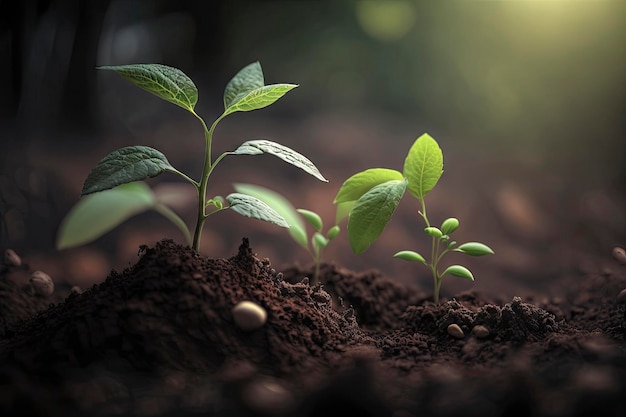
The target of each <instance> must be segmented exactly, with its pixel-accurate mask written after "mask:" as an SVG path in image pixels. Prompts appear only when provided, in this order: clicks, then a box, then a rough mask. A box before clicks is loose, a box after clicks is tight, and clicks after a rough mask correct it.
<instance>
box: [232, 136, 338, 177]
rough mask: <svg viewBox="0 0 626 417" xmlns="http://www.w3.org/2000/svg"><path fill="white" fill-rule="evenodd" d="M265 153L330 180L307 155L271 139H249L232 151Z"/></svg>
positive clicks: (244, 153)
mask: <svg viewBox="0 0 626 417" xmlns="http://www.w3.org/2000/svg"><path fill="white" fill-rule="evenodd" d="M263 153H268V154H270V155H274V156H276V157H278V158H280V159H282V160H283V161H285V162H287V163H289V164H291V165H293V166H295V167H297V168H300V169H301V170H303V171H304V172H306V173H307V174H310V175H312V176H314V177H315V178H317V179H318V180H320V181H324V182H328V180H327V179H326V178H324V177H323V176H322V174H321V173H320V171H319V170H318V169H317V167H316V166H315V165H314V164H313V162H311V161H310V160H309V159H308V158H307V157H305V156H304V155H301V154H299V153H298V152H296V151H294V150H293V149H291V148H288V147H286V146H284V145H281V144H280V143H276V142H272V141H271V140H265V139H258V140H249V141H247V142H244V143H242V144H241V146H239V147H238V148H237V149H235V150H234V151H232V152H230V154H231V155H260V154H263Z"/></svg>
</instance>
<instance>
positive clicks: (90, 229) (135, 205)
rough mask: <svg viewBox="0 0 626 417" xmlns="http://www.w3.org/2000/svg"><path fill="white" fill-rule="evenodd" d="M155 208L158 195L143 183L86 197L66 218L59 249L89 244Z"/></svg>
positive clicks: (61, 229)
mask: <svg viewBox="0 0 626 417" xmlns="http://www.w3.org/2000/svg"><path fill="white" fill-rule="evenodd" d="M154 206H155V198H154V194H153V193H152V190H150V188H149V187H148V186H147V185H146V184H145V183H143V182H133V183H130V184H124V185H120V186H119V187H116V188H113V189H110V190H106V191H103V192H101V193H96V194H93V195H88V196H86V197H83V198H81V199H80V200H79V201H78V202H77V203H76V204H75V205H74V207H72V209H71V210H70V212H69V213H68V214H67V215H66V216H65V218H64V219H63V221H62V223H61V226H60V228H59V232H58V235H57V241H56V246H57V249H66V248H71V247H74V246H79V245H84V244H86V243H89V242H91V241H93V240H95V239H97V238H99V237H100V236H102V235H103V234H105V233H107V232H108V231H110V230H112V229H113V228H115V227H116V226H118V225H120V224H121V223H122V222H124V221H125V220H127V219H128V218H130V217H132V216H134V215H136V214H139V213H141V212H144V211H146V210H149V209H152V208H153V207H154Z"/></svg>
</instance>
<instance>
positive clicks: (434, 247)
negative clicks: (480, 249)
mask: <svg viewBox="0 0 626 417" xmlns="http://www.w3.org/2000/svg"><path fill="white" fill-rule="evenodd" d="M419 201H420V203H421V205H422V210H421V211H418V213H419V214H420V216H422V218H423V219H424V222H425V223H426V227H430V222H429V221H428V217H427V216H426V201H425V200H424V197H420V199H419ZM443 253H445V251H444V252H443ZM443 253H442V254H439V241H438V239H437V238H436V237H434V236H432V240H431V246H430V265H429V267H430V270H431V271H432V273H433V284H434V291H433V300H434V301H435V304H439V288H441V277H440V276H439V272H438V271H437V265H438V264H439V260H440V259H441V256H443Z"/></svg>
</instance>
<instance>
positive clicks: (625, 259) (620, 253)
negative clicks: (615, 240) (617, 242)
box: [613, 246, 626, 265]
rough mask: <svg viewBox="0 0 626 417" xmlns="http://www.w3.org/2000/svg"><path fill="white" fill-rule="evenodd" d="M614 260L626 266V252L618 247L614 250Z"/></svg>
mask: <svg viewBox="0 0 626 417" xmlns="http://www.w3.org/2000/svg"><path fill="white" fill-rule="evenodd" d="M613 258H615V260H616V261H617V262H619V263H621V264H622V265H626V250H624V248H620V247H619V246H616V247H614V248H613Z"/></svg>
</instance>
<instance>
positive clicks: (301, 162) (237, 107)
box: [57, 62, 327, 251]
mask: <svg viewBox="0 0 626 417" xmlns="http://www.w3.org/2000/svg"><path fill="white" fill-rule="evenodd" d="M99 69H101V70H111V71H115V72H117V73H118V74H120V75H121V76H122V77H124V78H125V79H127V80H128V81H130V82H131V83H133V84H135V85H137V86H138V87H140V88H142V89H144V90H146V91H148V92H150V93H152V94H154V95H156V96H158V97H160V98H162V99H164V100H166V101H169V102H170V103H173V104H176V105H177V106H179V107H182V108H183V109H185V110H187V111H189V112H190V113H191V114H192V115H193V116H195V117H196V118H197V119H198V120H199V121H200V123H201V125H202V128H203V130H204V139H205V152H204V164H203V168H202V174H201V176H200V180H198V181H196V180H194V179H193V178H191V177H190V176H188V175H186V174H184V173H182V172H181V171H179V170H178V169H176V168H174V167H173V166H172V165H171V164H170V163H169V161H168V160H167V158H166V157H165V155H164V154H162V153H161V152H160V151H158V150H156V149H154V148H150V147H148V146H128V147H125V148H121V149H118V150H116V151H113V152H111V153H110V154H109V155H107V156H106V157H104V159H102V160H101V161H100V162H99V163H98V165H96V167H95V168H94V169H93V170H92V171H91V172H90V173H89V175H88V177H87V179H86V180H85V183H84V186H83V190H82V193H81V196H83V197H84V198H82V199H81V201H79V202H78V203H77V204H76V205H75V206H74V207H73V208H72V210H71V211H70V213H69V214H68V215H67V216H66V218H65V219H64V221H63V223H62V225H61V228H60V231H59V235H58V239H57V247H58V248H59V249H61V248H68V247H72V246H77V245H81V244H84V243H87V242H90V241H92V240H94V239H96V238H98V237H99V236H101V235H102V234H104V233H106V232H108V231H109V230H111V229H113V228H114V227H116V226H117V225H119V224H120V223H122V222H123V221H125V220H126V219H128V218H129V217H131V216H133V215H135V214H138V213H140V212H143V211H146V210H149V209H153V210H156V211H157V212H159V213H161V214H163V215H164V216H165V217H167V218H168V219H169V220H171V221H172V222H173V223H174V224H175V225H176V226H178V227H179V228H180V229H181V231H182V232H183V234H184V235H185V237H186V239H187V241H188V243H189V244H191V245H192V247H193V249H195V250H196V251H198V250H199V248H200V238H201V235H202V229H203V227H204V223H205V221H206V220H207V218H208V217H209V216H210V215H212V214H214V213H217V212H219V211H222V210H226V209H232V210H233V211H235V212H236V213H238V214H241V215H243V216H247V217H251V218H255V219H259V220H263V221H266V222H269V223H273V224H276V225H278V226H281V227H289V224H288V223H287V222H286V221H285V219H284V218H283V217H282V216H280V215H279V214H278V213H277V212H276V211H275V210H273V209H272V208H271V207H269V206H268V205H267V204H265V203H263V202H262V201H261V200H259V199H258V198H255V197H253V196H250V195H246V194H242V193H232V194H229V195H228V196H226V199H225V200H224V199H223V198H222V197H220V196H215V197H212V198H207V190H208V180H209V177H210V175H211V173H212V172H213V170H214V169H215V167H216V166H217V165H218V164H219V163H220V162H221V161H222V159H224V158H225V157H227V156H229V155H260V154H265V153H266V154H270V155H274V156H276V157H278V158H280V159H282V160H283V161H285V162H287V163H289V164H291V165H294V166H295V167H297V168H300V169H302V170H303V171H305V172H306V173H308V174H310V175H312V176H314V177H315V178H317V179H319V180H320V181H325V182H326V181H327V180H326V179H325V178H324V177H323V176H322V174H321V173H320V172H319V170H318V169H317V168H316V167H315V165H314V164H313V163H312V162H311V161H310V160H309V159H307V158H306V157H304V156H303V155H301V154H299V153H298V152H296V151H294V150H293V149H290V148H288V147H286V146H283V145H281V144H278V143H275V142H272V141H269V140H265V139H259V140H249V141H247V142H244V143H243V144H242V145H240V146H239V147H238V148H237V149H235V150H234V151H230V152H224V153H222V154H221V155H219V156H218V157H217V158H215V159H213V157H212V154H211V149H212V145H213V133H214V131H215V128H216V127H217V125H218V123H219V122H220V121H221V120H222V119H224V118H225V117H226V116H228V115H230V114H233V113H236V112H246V111H252V110H257V109H261V108H263V107H267V106H269V105H271V104H273V103H274V102H276V101H277V100H278V99H280V98H281V97H282V96H284V95H285V94H286V93H288V92H289V91H291V90H292V89H294V88H296V87H297V85H295V84H272V85H265V81H264V76H263V71H262V69H261V65H260V64H259V63H258V62H255V63H252V64H250V65H248V66H246V67H244V68H243V69H242V70H241V71H239V72H238V73H237V75H235V76H234V77H233V78H232V79H231V80H230V82H229V83H228V84H227V85H226V88H225V90H224V112H223V113H222V114H221V115H220V116H219V117H218V118H217V119H216V120H215V121H214V122H213V124H212V125H211V126H210V127H207V124H206V123H205V122H204V119H202V117H200V116H199V115H198V114H197V113H196V112H195V110H194V108H195V106H196V102H197V101H198V90H197V89H196V86H195V84H194V83H193V81H192V80H191V79H190V78H189V77H187V75H185V74H184V73H183V72H182V71H181V70H179V69H177V68H172V67H168V66H165V65H161V64H134V65H121V66H104V67H99ZM164 172H171V173H174V174H176V175H178V176H180V177H182V178H183V179H185V180H186V181H188V182H189V183H191V184H192V185H193V186H194V187H195V188H196V190H197V192H198V215H197V220H196V227H195V231H194V234H193V238H192V237H191V233H190V232H189V229H188V228H187V225H186V224H185V222H184V221H183V220H182V219H181V218H180V217H179V216H178V215H177V214H176V213H175V212H174V211H172V210H171V209H170V208H168V207H167V206H165V205H164V204H162V203H161V202H159V201H158V200H157V198H156V197H155V195H154V193H152V191H151V190H150V188H149V187H148V186H147V185H146V184H145V183H143V182H142V180H145V179H147V178H151V177H155V176H157V175H160V174H162V173H164ZM226 203H228V205H226Z"/></svg>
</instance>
